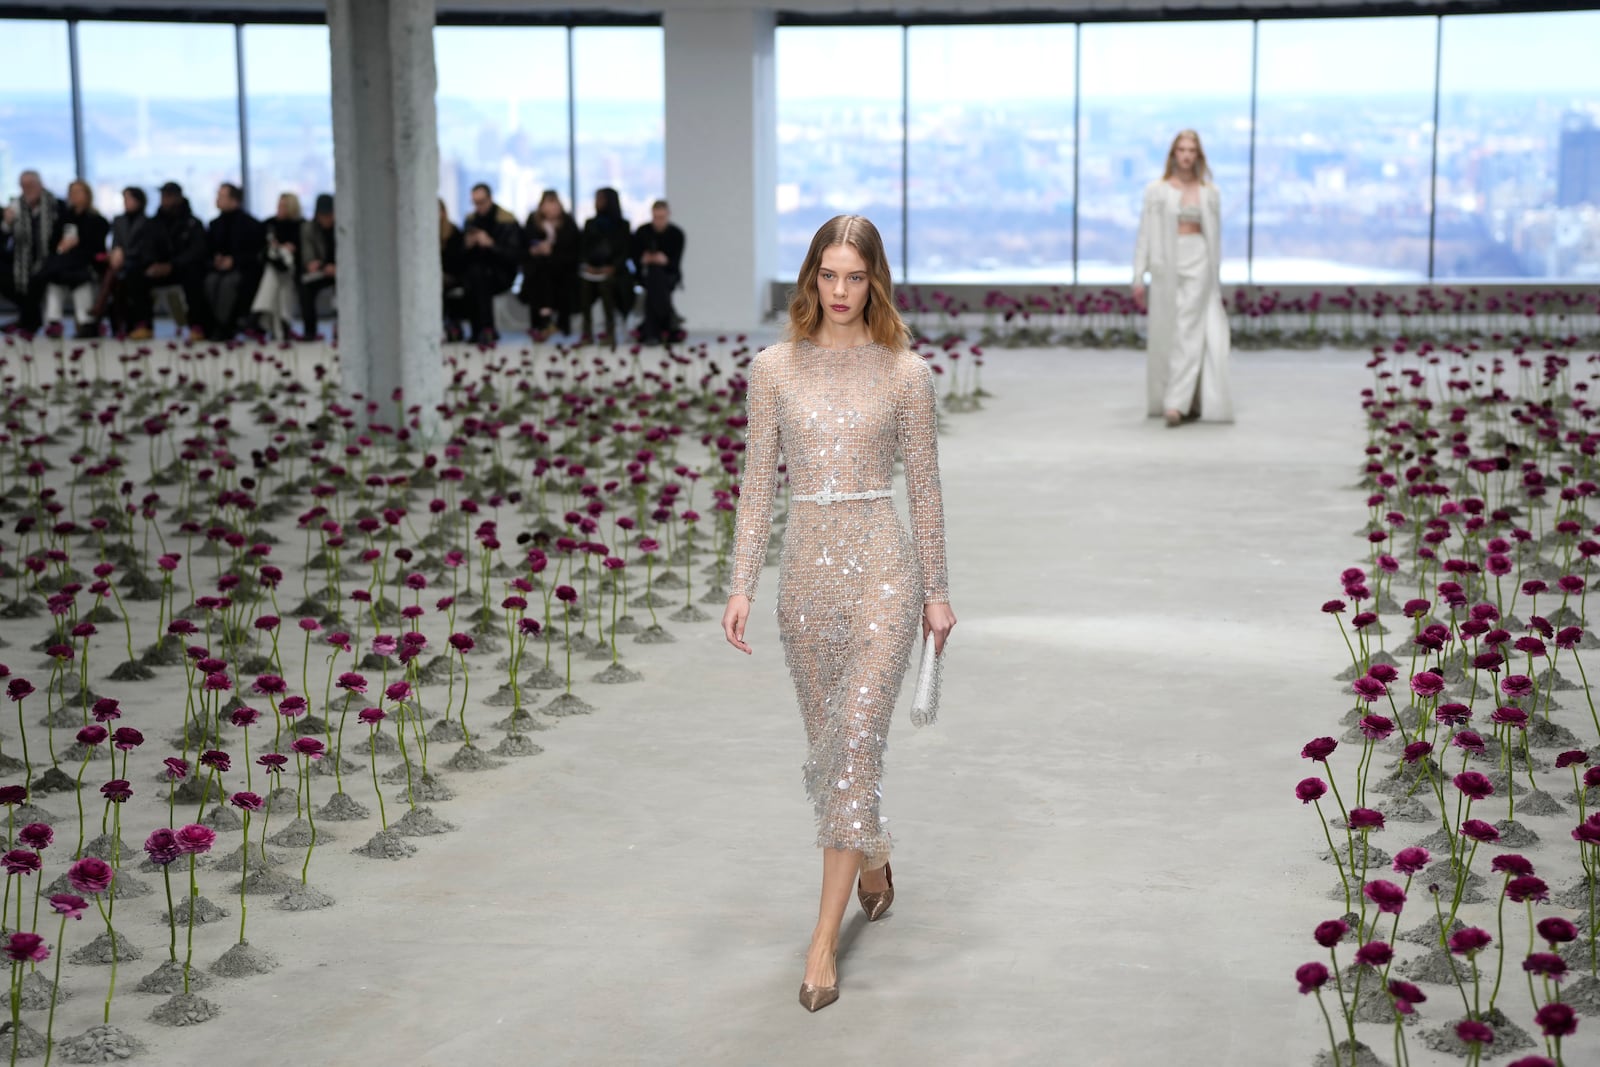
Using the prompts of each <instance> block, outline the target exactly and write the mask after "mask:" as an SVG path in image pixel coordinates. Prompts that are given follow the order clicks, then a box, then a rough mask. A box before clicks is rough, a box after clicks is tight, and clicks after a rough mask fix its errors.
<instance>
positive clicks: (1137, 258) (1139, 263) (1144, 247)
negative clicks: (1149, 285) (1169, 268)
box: [1133, 192, 1150, 285]
mask: <svg viewBox="0 0 1600 1067" xmlns="http://www.w3.org/2000/svg"><path fill="white" fill-rule="evenodd" d="M1149 270H1150V194H1149V193H1148V192H1147V193H1145V195H1144V198H1143V199H1142V200H1141V202H1140V205H1139V236H1138V238H1137V239H1136V240H1135V241H1134V242H1133V284H1134V285H1143V284H1144V276H1145V274H1146V273H1147V272H1148V271H1149Z"/></svg>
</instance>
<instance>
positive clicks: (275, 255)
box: [262, 216, 305, 283]
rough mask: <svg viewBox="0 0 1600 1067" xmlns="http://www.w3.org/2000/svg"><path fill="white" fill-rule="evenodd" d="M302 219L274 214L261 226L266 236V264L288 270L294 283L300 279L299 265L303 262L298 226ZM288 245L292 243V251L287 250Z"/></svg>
mask: <svg viewBox="0 0 1600 1067" xmlns="http://www.w3.org/2000/svg"><path fill="white" fill-rule="evenodd" d="M304 221H305V220H304V219H280V218H278V217H276V216H274V217H272V218H270V219H268V220H267V221H266V223H265V224H264V225H263V226H262V229H263V230H264V231H265V233H266V237H267V266H269V267H271V268H272V269H273V270H277V271H285V272H288V273H289V275H290V276H291V278H292V279H293V280H294V281H295V282H296V283H298V282H299V281H300V267H301V264H302V263H304V262H305V259H304V258H303V252H304V249H303V248H302V247H301V245H300V226H301V223H303V222H304ZM289 245H294V251H293V252H289V251H288V249H287V246H289Z"/></svg>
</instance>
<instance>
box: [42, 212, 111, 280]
mask: <svg viewBox="0 0 1600 1067" xmlns="http://www.w3.org/2000/svg"><path fill="white" fill-rule="evenodd" d="M68 226H71V227H73V228H74V229H75V230H76V232H77V234H78V243H77V244H76V245H74V246H73V248H72V249H71V250H70V251H67V252H57V251H56V246H57V245H59V244H60V243H61V239H62V238H63V237H65V236H66V233H67V227H68ZM110 236H111V224H110V223H109V222H107V221H106V217H105V216H104V215H102V214H100V213H99V212H98V211H95V210H93V209H90V210H89V211H74V210H73V209H72V208H70V207H69V208H64V209H63V210H62V212H61V214H59V215H57V216H56V224H55V229H54V231H53V232H52V233H51V234H50V254H49V255H48V256H46V257H45V261H44V270H42V271H41V272H40V274H41V276H42V277H43V278H44V280H45V281H47V282H55V283H57V284H59V285H82V284H83V283H84V282H87V281H93V280H94V277H95V267H96V263H97V261H98V260H99V259H100V257H101V256H103V255H105V254H106V240H107V239H108V238H109V237H110Z"/></svg>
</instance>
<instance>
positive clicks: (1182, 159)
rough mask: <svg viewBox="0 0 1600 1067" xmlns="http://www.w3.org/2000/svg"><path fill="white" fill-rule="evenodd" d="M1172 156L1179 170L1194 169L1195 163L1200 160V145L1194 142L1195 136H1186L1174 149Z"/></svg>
mask: <svg viewBox="0 0 1600 1067" xmlns="http://www.w3.org/2000/svg"><path fill="white" fill-rule="evenodd" d="M1172 158H1173V161H1174V162H1176V163H1177V164H1178V169H1179V170H1185V171H1189V170H1194V165H1195V164H1196V163H1198V162H1199V161H1200V146H1199V145H1197V144H1195V143H1194V138H1193V137H1184V138H1182V139H1181V140H1179V141H1178V147H1176V148H1174V149H1173V150H1172Z"/></svg>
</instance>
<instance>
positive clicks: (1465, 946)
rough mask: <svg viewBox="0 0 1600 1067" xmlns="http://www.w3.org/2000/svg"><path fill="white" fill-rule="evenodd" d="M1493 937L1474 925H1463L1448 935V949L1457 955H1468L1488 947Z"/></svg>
mask: <svg viewBox="0 0 1600 1067" xmlns="http://www.w3.org/2000/svg"><path fill="white" fill-rule="evenodd" d="M1493 940H1494V938H1492V937H1490V936H1489V931H1487V930H1483V929H1480V928H1479V927H1476V926H1464V927H1462V928H1461V929H1460V930H1457V931H1456V932H1455V933H1453V934H1451V935H1450V951H1451V952H1454V953H1455V954H1456V955H1458V956H1470V955H1472V954H1473V953H1474V952H1479V951H1482V950H1483V949H1485V948H1488V947H1489V944H1490V942H1492V941H1493Z"/></svg>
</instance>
